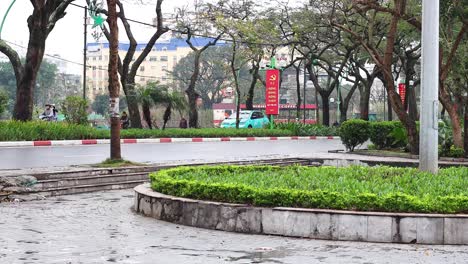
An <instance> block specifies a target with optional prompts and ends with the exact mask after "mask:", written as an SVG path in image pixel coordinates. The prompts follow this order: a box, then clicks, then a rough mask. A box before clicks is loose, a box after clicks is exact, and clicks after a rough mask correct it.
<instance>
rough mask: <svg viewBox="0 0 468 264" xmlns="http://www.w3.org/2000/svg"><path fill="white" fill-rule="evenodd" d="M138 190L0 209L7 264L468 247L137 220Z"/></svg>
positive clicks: (427, 253)
mask: <svg viewBox="0 0 468 264" xmlns="http://www.w3.org/2000/svg"><path fill="white" fill-rule="evenodd" d="M132 203H133V192H132V191H131V190H119V191H109V192H101V193H90V194H80V195H70V196H62V197H55V198H49V199H48V200H45V201H34V202H25V203H3V204H0V263H5V264H6V263H8V264H16V263H21V264H23V263H41V264H44V263H47V264H52V263H61V264H64V263H73V264H75V263H93V264H94V263H128V264H130V263H158V264H166V263H171V264H172V263H175V264H186V263H187V264H189V263H190V264H191V263H200V264H201V263H203V264H211V263H277V264H281V263H294V264H298V263H299V264H302V263H362V264H364V263H367V264H370V263H424V264H431V263H446V264H450V263H457V264H463V263H467V261H468V247H467V246H425V245H398V244H377V243H360V242H337V241H323V240H310V239H293V238H285V237H276V236H260V235H246V234H236V233H227V232H221V231H211V230H204V229H197V228H192V227H185V226H179V225H175V224H171V223H166V222H161V221H157V220H155V219H152V218H148V217H143V216H140V215H136V214H134V213H133V212H132V211H131V208H130V207H131V205H132Z"/></svg>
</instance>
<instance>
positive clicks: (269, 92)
mask: <svg viewBox="0 0 468 264" xmlns="http://www.w3.org/2000/svg"><path fill="white" fill-rule="evenodd" d="M279 78H280V71H279V70H267V71H266V90H265V104H266V107H265V113H266V114H267V115H278V114H279Z"/></svg>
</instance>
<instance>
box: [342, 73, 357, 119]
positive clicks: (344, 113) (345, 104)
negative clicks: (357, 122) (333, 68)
mask: <svg viewBox="0 0 468 264" xmlns="http://www.w3.org/2000/svg"><path fill="white" fill-rule="evenodd" d="M358 86H359V82H357V81H356V82H355V83H354V84H353V86H352V87H351V90H349V92H348V94H347V95H346V97H345V98H344V100H342V102H341V103H340V121H339V122H340V124H342V123H343V122H344V121H346V120H347V119H348V118H347V115H348V107H349V102H351V99H352V98H353V94H354V92H355V91H356V89H357V87H358ZM340 98H342V97H341V96H340Z"/></svg>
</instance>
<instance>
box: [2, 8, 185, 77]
mask: <svg viewBox="0 0 468 264" xmlns="http://www.w3.org/2000/svg"><path fill="white" fill-rule="evenodd" d="M11 1H12V0H0V19H2V18H3V15H4V14H5V12H6V10H7V8H8V5H9V4H10V3H11ZM129 2H130V3H131V2H132V1H126V2H125V4H124V6H125V12H126V15H127V17H128V18H133V19H136V20H140V21H143V22H147V23H152V18H153V17H155V5H154V4H151V5H136V4H129ZM134 2H137V1H136V0H135V1H134ZM74 3H76V4H79V5H85V3H86V1H85V0H76V1H75V2H74ZM190 3H193V1H190V0H166V1H164V2H163V6H162V8H163V12H164V13H173V11H174V8H176V7H178V6H184V5H187V4H190ZM32 10H33V8H32V5H31V2H30V0H16V3H15V4H14V5H13V8H12V9H11V11H10V14H9V15H8V17H7V20H6V22H5V25H4V29H3V32H2V39H4V40H7V41H10V42H14V43H17V44H19V45H22V46H27V43H28V39H29V31H28V27H27V23H26V20H27V18H28V16H29V15H30V14H31V13H32ZM83 17H84V10H83V9H82V8H79V7H75V6H70V7H69V8H68V9H67V15H66V16H65V17H64V18H63V19H61V20H60V21H59V22H58V23H57V25H56V26H55V28H54V30H53V31H52V33H51V34H50V35H49V38H48V39H47V43H46V53H47V54H50V55H53V54H59V55H60V56H61V57H63V58H66V59H68V60H71V61H76V62H80V63H81V62H82V61H83ZM0 22H1V20H0ZM131 26H132V29H133V30H134V35H135V38H136V39H137V41H139V42H146V41H147V40H148V39H149V37H150V34H151V32H153V31H154V29H150V28H148V27H145V26H140V25H136V24H131ZM88 31H91V26H89V27H88ZM120 32H121V34H120V36H121V41H122V40H123V41H125V40H126V38H125V33H124V32H123V30H122V29H121V31H120ZM148 35H149V36H148ZM101 40H103V41H104V40H105V37H103V38H102V39H101ZM93 41H94V39H93V38H92V37H91V35H88V42H93ZM13 48H15V49H16V50H18V49H20V48H18V47H16V46H13ZM23 53H24V54H25V51H24V50H23ZM68 66H69V68H70V70H71V72H73V73H80V72H81V69H82V68H81V67H82V66H79V65H73V64H69V65H68Z"/></svg>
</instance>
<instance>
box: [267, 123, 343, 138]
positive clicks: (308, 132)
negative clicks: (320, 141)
mask: <svg viewBox="0 0 468 264" xmlns="http://www.w3.org/2000/svg"><path fill="white" fill-rule="evenodd" d="M275 128H277V129H282V130H289V131H291V132H292V133H293V134H294V136H335V135H336V134H337V131H336V127H327V126H323V125H318V124H303V123H297V122H289V123H277V124H275Z"/></svg>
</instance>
